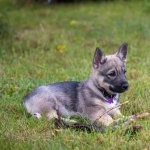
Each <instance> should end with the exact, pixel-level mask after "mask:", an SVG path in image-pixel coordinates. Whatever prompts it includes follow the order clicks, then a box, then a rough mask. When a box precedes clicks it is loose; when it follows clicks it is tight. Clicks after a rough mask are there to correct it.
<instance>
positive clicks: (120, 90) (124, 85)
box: [109, 82, 129, 93]
mask: <svg viewBox="0 0 150 150" xmlns="http://www.w3.org/2000/svg"><path fill="white" fill-rule="evenodd" d="M128 88H129V84H128V83H127V82H125V83H122V84H120V85H117V86H114V87H111V86H110V87H109V89H110V90H111V91H112V92H114V93H123V92H125V91H127V90H128Z"/></svg>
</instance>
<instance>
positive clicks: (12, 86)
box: [0, 0, 150, 150]
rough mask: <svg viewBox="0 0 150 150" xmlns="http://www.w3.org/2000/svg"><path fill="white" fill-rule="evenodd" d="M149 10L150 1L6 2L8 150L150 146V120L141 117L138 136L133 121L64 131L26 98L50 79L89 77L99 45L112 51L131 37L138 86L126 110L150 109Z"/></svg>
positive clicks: (3, 55)
mask: <svg viewBox="0 0 150 150" xmlns="http://www.w3.org/2000/svg"><path fill="white" fill-rule="evenodd" d="M149 14H150V2H149V1H148V0H147V1H146V0H144V1H136V2H135V1H114V2H106V3H105V2H101V3H84V4H82V3H81V4H69V5H52V6H45V5H29V6H28V5H25V6H20V7H19V6H17V5H16V4H14V3H12V2H11V1H9V0H7V1H4V0H0V15H1V16H3V15H6V16H7V19H6V20H5V19H4V20H3V22H4V23H5V24H6V23H7V24H8V25H6V26H5V28H1V29H0V30H1V31H0V33H2V34H3V33H4V37H3V36H2V35H1V36H0V37H1V39H0V111H1V113H0V120H1V121H0V149H3V150H5V149H7V150H8V149H16V150H17V149H18V150H21V149H36V150H37V149H43V150H47V149H51V150H55V149H57V150H62V149H63V150H67V149H74V150H78V149H82V150H86V149H93V150H95V149H101V150H106V149H108V150H110V149H112V150H116V149H122V150H127V149H139V150H141V149H144V150H148V149H149V148H150V137H149V131H150V119H149V118H147V119H143V120H139V121H138V122H137V123H139V124H141V125H142V126H143V128H142V130H141V131H140V132H138V133H137V134H135V135H131V134H130V132H128V133H126V132H125V131H126V128H125V127H122V128H121V129H118V130H117V131H112V130H111V129H107V130H106V133H104V134H102V133H97V132H92V133H87V132H83V131H75V130H73V129H57V128H55V126H54V123H53V122H48V121H46V119H45V118H43V119H41V120H36V119H34V118H33V117H30V118H28V117H27V115H26V110H25V108H24V107H23V105H22V100H23V97H24V96H25V95H26V94H27V93H28V92H30V91H31V90H33V89H34V88H35V87H37V86H39V85H42V84H47V83H53V82H57V81H67V80H69V81H70V80H78V81H82V80H85V79H86V78H88V77H89V76H90V72H91V63H92V59H93V54H94V51H95V48H96V47H97V46H100V47H101V48H102V49H103V51H104V52H105V53H106V54H110V53H114V52H116V51H117V50H118V48H119V46H120V45H121V44H122V43H123V42H128V44H129V55H128V62H127V67H128V73H127V76H128V80H129V83H130V89H129V90H128V92H126V93H124V94H122V96H121V102H124V101H126V100H129V101H130V104H129V105H127V106H124V107H123V108H122V112H123V114H124V115H131V114H136V113H139V112H145V111H149V110H150V58H149V56H150V51H149V47H150V42H149V41H150V30H149V27H150V20H149ZM1 16H0V19H1V18H5V17H1ZM2 25H4V24H2ZM7 28H8V30H7ZM2 30H4V32H3V31H2ZM5 31H6V32H5ZM6 34H8V36H6Z"/></svg>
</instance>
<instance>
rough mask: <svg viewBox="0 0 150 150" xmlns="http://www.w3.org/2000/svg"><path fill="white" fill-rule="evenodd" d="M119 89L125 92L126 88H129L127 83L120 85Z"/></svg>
mask: <svg viewBox="0 0 150 150" xmlns="http://www.w3.org/2000/svg"><path fill="white" fill-rule="evenodd" d="M121 87H122V88H123V89H124V90H127V89H128V87H129V84H128V83H123V84H121Z"/></svg>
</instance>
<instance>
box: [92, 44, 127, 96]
mask: <svg viewBox="0 0 150 150" xmlns="http://www.w3.org/2000/svg"><path fill="white" fill-rule="evenodd" d="M127 46H128V45H127V44H126V43H124V44H122V45H121V47H120V48H119V50H118V52H117V53H116V54H114V55H108V56H105V55H104V53H103V52H102V51H101V49H100V48H96V51H95V55H94V59H93V72H92V78H93V80H94V83H95V84H96V86H97V87H98V88H103V89H105V90H106V91H107V92H108V93H110V94H113V93H122V92H125V91H126V90H127V89H128V87H129V84H128V82H127V80H126V57H127V52H128V49H127Z"/></svg>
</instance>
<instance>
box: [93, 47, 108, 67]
mask: <svg viewBox="0 0 150 150" xmlns="http://www.w3.org/2000/svg"><path fill="white" fill-rule="evenodd" d="M105 61H106V58H105V55H104V53H103V52H102V51H101V49H100V48H98V47H97V48H96V50H95V54H94V58H93V67H94V68H95V69H97V68H99V66H100V65H102V64H104V63H105Z"/></svg>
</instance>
